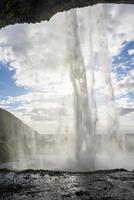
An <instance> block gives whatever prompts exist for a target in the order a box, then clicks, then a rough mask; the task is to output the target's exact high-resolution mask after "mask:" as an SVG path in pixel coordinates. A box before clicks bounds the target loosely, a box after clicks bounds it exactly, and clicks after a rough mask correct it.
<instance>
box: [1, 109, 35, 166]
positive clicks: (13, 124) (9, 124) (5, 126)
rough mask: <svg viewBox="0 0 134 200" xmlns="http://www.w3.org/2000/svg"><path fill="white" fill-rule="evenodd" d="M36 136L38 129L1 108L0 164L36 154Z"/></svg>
mask: <svg viewBox="0 0 134 200" xmlns="http://www.w3.org/2000/svg"><path fill="white" fill-rule="evenodd" d="M36 137H38V133H37V132H36V131H34V130H33V129H32V128H30V127H29V126H28V125H26V124H24V123H23V122H22V121H21V120H20V119H18V118H17V117H15V116H14V115H13V114H11V113H10V112H8V111H6V110H4V109H2V108H0V164H1V163H5V162H12V161H14V160H19V159H20V157H21V158H23V157H26V156H29V155H32V154H35V153H36V144H35V142H36ZM33 143H34V144H35V145H33Z"/></svg>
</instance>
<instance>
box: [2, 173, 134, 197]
mask: <svg viewBox="0 0 134 200" xmlns="http://www.w3.org/2000/svg"><path fill="white" fill-rule="evenodd" d="M0 199H3V200H8V199H9V200H12V199H13V200H15V199H16V200H20V199H43V200H44V199H46V200H70V199H75V200H76V199H78V200H85V199H88V200H90V199H92V200H100V199H102V200H106V199H112V200H119V199H120V200H125V199H126V200H130V199H134V172H129V171H126V170H106V171H95V172H87V173H77V172H76V173H69V172H55V171H43V170H38V171H36V170H26V171H21V172H15V171H9V170H5V169H4V170H0Z"/></svg>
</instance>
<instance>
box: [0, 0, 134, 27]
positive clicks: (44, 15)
mask: <svg viewBox="0 0 134 200" xmlns="http://www.w3.org/2000/svg"><path fill="white" fill-rule="evenodd" d="M97 3H122V4H134V0H127V1H126V0H0V28H2V27H4V26H7V25H10V24H15V23H25V22H26V23H35V22H40V21H42V20H49V19H50V18H51V17H52V16H53V15H54V14H56V13H57V12H61V11H64V10H69V9H71V8H76V7H84V6H88V5H90V6H92V5H94V4H97Z"/></svg>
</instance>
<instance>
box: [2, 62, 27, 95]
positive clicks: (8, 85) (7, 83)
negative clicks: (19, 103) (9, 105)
mask: <svg viewBox="0 0 134 200" xmlns="http://www.w3.org/2000/svg"><path fill="white" fill-rule="evenodd" d="M14 75H15V71H14V70H10V67H9V65H8V64H5V63H2V62H0V97H1V98H6V97H8V96H17V95H21V94H24V93H25V92H26V90H25V89H24V88H23V87H18V86H17V85H16V82H15V78H14Z"/></svg>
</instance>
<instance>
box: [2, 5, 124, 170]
mask: <svg viewBox="0 0 134 200" xmlns="http://www.w3.org/2000/svg"><path fill="white" fill-rule="evenodd" d="M104 13H105V11H104V7H103V6H102V5H97V6H94V7H88V8H83V9H74V10H71V11H69V12H66V13H62V14H61V16H60V18H58V20H59V19H61V17H63V22H62V23H61V24H58V26H59V27H58V31H57V32H56V34H55V35H54V36H53V34H52V36H53V38H52V39H53V40H52V41H51V43H53V42H55V41H56V43H55V44H56V45H57V44H60V41H61V44H60V45H59V48H55V46H56V45H55V44H54V46H53V45H52V44H51V45H52V46H51V47H50V49H51V48H54V49H56V50H57V51H58V50H59V49H60V48H61V49H62V51H63V56H61V52H60V51H61V49H60V50H59V52H60V54H59V52H56V51H55V52H54V50H53V51H52V52H51V51H50V55H49V50H50V49H49V48H48V49H47V56H48V57H47V56H46V58H45V59H46V60H47V59H48V60H47V62H46V63H47V64H48V63H49V62H50V63H52V64H53V62H51V60H49V56H50V57H51V56H52V55H53V52H54V53H55V60H56V61H57V60H58V61H57V63H58V65H59V66H58V67H59V68H58V67H57V66H56V67H57V69H56V70H57V72H58V78H57V77H56V81H55V80H54V82H53V80H51V79H53V78H50V80H49V81H50V82H51V83H49V84H50V88H47V89H48V90H47V92H48V94H49V98H46V99H45V100H46V102H47V103H48V101H49V100H50V106H51V105H53V104H52V103H54V104H55V106H57V107H56V108H55V106H54V107H52V108H50V107H49V108H47V109H46V110H45V109H44V110H45V111H49V112H48V113H47V112H46V113H47V114H48V116H47V117H46V115H44V116H45V117H46V118H45V120H46V121H47V120H48V121H49V124H50V131H51V130H52V131H53V132H54V133H55V134H54V133H52V134H51V135H50V136H48V135H45V134H42V135H41V134H38V133H36V134H35V133H34V131H33V130H30V129H27V128H23V126H22V127H21V125H19V126H18V125H15V126H14V128H13V130H12V133H14V132H15V131H14V129H15V130H17V133H16V134H18V132H20V135H17V137H18V140H17V141H18V143H17V144H16V145H15V148H14V149H13V150H12V151H10V149H9V150H8V153H9V152H10V153H9V154H11V156H10V157H11V161H12V160H13V159H16V158H17V159H19V158H21V157H22V160H23V158H24V159H25V158H26V162H25V161H22V162H23V166H22V165H21V166H20V168H31V167H32V168H44V169H67V170H77V171H78V170H79V171H88V170H94V169H104V168H115V167H124V166H125V165H123V164H124V163H122V162H121V164H120V163H119V162H120V161H121V160H123V158H124V157H123V154H124V152H125V148H124V146H125V145H124V143H123V139H122V138H123V137H122V136H121V134H120V130H119V122H118V110H117V109H116V106H115V97H114V88H113V86H112V79H111V67H112V64H111V58H110V56H109V53H108V41H107V31H106V27H105V26H106V25H105V16H104ZM59 21H60V20H59ZM59 21H58V22H59ZM53 23H54V22H52V24H53ZM56 23H57V22H56ZM52 24H51V26H50V27H49V29H50V30H51V29H52V30H51V31H52V32H53V29H54V28H55V27H53V25H52ZM47 26H49V25H48V24H47ZM47 28H48V27H47ZM50 30H49V31H50ZM51 31H50V33H51ZM61 34H62V39H61V38H60V37H61ZM44 35H45V33H44ZM47 39H48V38H47ZM47 39H46V41H47ZM57 41H58V42H57ZM47 45H49V41H48V44H47ZM59 55H60V56H59ZM61 57H62V59H61ZM55 60H54V62H55ZM54 67H55V66H54ZM47 73H50V74H49V76H50V77H54V76H53V75H52V70H51V71H49V70H48V72H47ZM97 73H99V74H101V76H102V83H101V86H99V87H98V86H97V81H98V78H97V75H96V74H97ZM55 74H56V73H55ZM45 75H46V74H45V73H44V76H45ZM55 76H56V75H55ZM42 77H43V76H42ZM54 78H55V77H54ZM43 84H44V83H43ZM49 84H48V86H49ZM43 86H44V85H43ZM54 86H55V88H56V87H57V88H58V91H56V92H57V93H58V95H57V96H56V92H55V91H53V90H52V89H51V87H53V88H54ZM67 87H68V89H67V90H68V91H65V90H66V88H67ZM42 88H43V87H42ZM49 89H50V91H49ZM63 90H64V91H63ZM98 93H99V95H98ZM55 96H56V97H55ZM98 96H99V98H98ZM100 96H101V98H102V99H103V100H100ZM66 97H69V98H70V99H69V98H66ZM72 99H73V100H72ZM72 101H73V102H72ZM46 102H45V103H46ZM72 104H73V105H72ZM102 107H103V109H102ZM44 108H45V107H44ZM49 109H50V110H49ZM102 110H103V111H102ZM36 111H38V109H35V112H36ZM51 111H52V112H51ZM46 113H45V114H46ZM55 113H56V114H55ZM52 115H54V116H52ZM51 122H52V123H51ZM101 122H103V123H102V126H101V125H100V124H101ZM15 123H16V124H17V122H16V120H15ZM51 124H56V125H57V126H56V125H55V127H58V128H55V129H54V128H53V127H52V128H51ZM16 126H18V128H16ZM5 127H6V126H5ZM11 127H12V123H11ZM6 132H9V130H6ZM26 133H28V134H26ZM13 138H14V137H13ZM11 141H12V138H11ZM14 141H15V140H14ZM14 141H13V142H14ZM22 141H23V142H22ZM9 144H10V143H9ZM25 144H26V145H25ZM9 146H11V145H9ZM25 146H26V147H27V148H26V147H25ZM16 149H17V151H18V153H17V155H15V153H16ZM28 151H29V157H28V159H29V162H27V160H28V159H27V152H28ZM8 153H7V154H8ZM30 159H31V160H30Z"/></svg>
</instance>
